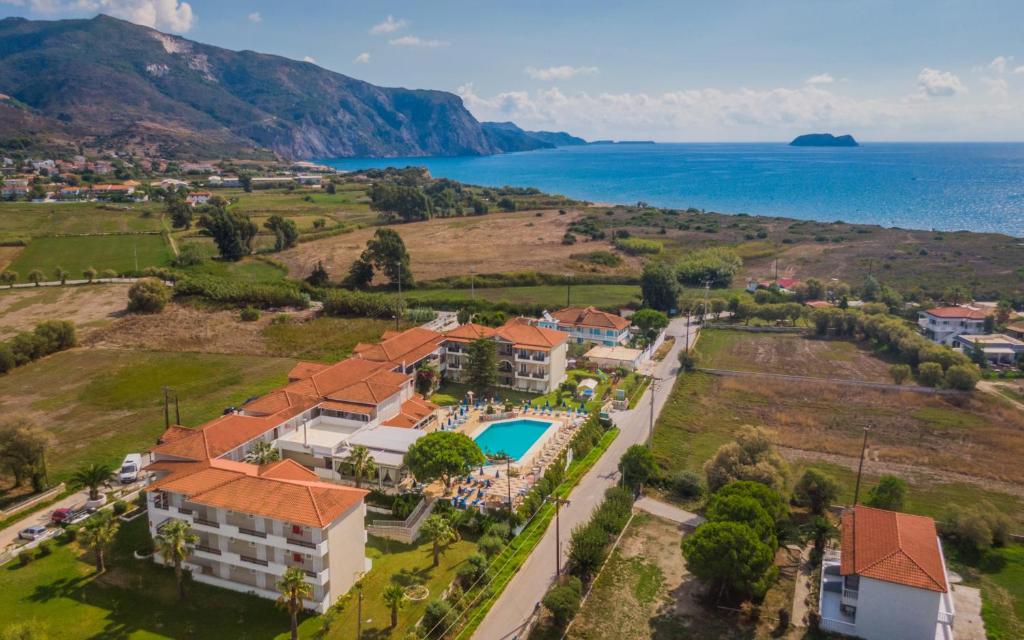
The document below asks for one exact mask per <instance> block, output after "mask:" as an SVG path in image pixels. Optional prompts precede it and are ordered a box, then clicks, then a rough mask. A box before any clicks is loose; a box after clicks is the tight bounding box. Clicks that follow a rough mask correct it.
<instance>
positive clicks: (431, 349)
mask: <svg viewBox="0 0 1024 640" xmlns="http://www.w3.org/2000/svg"><path fill="white" fill-rule="evenodd" d="M443 342H444V336H443V335H442V334H440V333H438V332H436V331H431V330H430V329H424V328H423V327H413V328H412V329H407V330H406V331H402V332H397V331H389V332H386V333H385V334H384V335H383V336H382V339H381V341H380V342H378V343H376V344H368V343H365V342H360V343H359V344H357V345H356V346H355V348H354V349H353V350H352V355H353V357H356V358H363V359H366V360H373V361H374V362H394V363H397V364H398V365H399V368H398V370H399V371H403V372H405V373H413V372H414V371H415V370H416V369H417V368H418V367H419V366H420V365H421V364H427V363H430V364H434V365H436V366H437V367H438V369H440V365H441V360H442V352H443V350H444V348H443V346H442V343H443Z"/></svg>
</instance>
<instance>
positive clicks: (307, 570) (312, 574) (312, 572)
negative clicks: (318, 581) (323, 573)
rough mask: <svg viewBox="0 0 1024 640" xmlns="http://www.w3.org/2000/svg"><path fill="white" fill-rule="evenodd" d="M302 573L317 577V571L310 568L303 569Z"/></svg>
mask: <svg viewBox="0 0 1024 640" xmlns="http://www.w3.org/2000/svg"><path fill="white" fill-rule="evenodd" d="M302 573H304V574H306V575H307V576H309V577H310V578H315V577H316V571H311V570H309V569H303V570H302Z"/></svg>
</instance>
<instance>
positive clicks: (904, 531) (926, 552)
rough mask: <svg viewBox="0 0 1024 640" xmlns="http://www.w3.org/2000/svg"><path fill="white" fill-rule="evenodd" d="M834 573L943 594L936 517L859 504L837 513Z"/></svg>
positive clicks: (947, 587)
mask: <svg viewBox="0 0 1024 640" xmlns="http://www.w3.org/2000/svg"><path fill="white" fill-rule="evenodd" d="M842 533H843V536H842V556H841V560H840V568H839V572H840V573H841V574H842V575H844V576H845V575H851V574H857V575H861V576H866V577H868V578H874V579H876V580H882V581H885V582H894V583H896V584H902V585H906V586H908V587H915V588H918V589H927V590H929V591H939V592H946V591H948V589H949V586H948V585H947V584H946V574H945V568H944V567H943V564H942V552H941V550H940V549H939V541H938V534H937V533H936V531H935V521H934V520H932V519H931V518H926V517H924V516H914V515H910V514H906V513H898V512H896V511H885V510H883V509H873V508H871V507H864V506H860V505H858V506H857V507H855V508H853V509H847V510H846V511H844V512H843V517H842Z"/></svg>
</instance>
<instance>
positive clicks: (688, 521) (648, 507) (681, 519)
mask: <svg viewBox="0 0 1024 640" xmlns="http://www.w3.org/2000/svg"><path fill="white" fill-rule="evenodd" d="M635 506H636V508H637V509H640V510H641V511H646V512H647V513H649V514H651V515H655V516H658V517H659V518H664V519H666V520H670V521H672V522H675V523H676V524H680V525H682V526H684V527H686V528H687V529H696V528H697V526H698V525H700V524H701V523H702V522H704V517H703V516H700V515H697V514H696V513H691V512H689V511H686V510H685V509H680V508H679V507H677V506H675V505H672V504H669V503H667V502H662V501H661V500H655V499H654V498H648V497H646V496H645V497H643V498H640V499H639V500H637V501H636V505H635Z"/></svg>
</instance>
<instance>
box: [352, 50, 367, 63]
mask: <svg viewBox="0 0 1024 640" xmlns="http://www.w3.org/2000/svg"><path fill="white" fill-rule="evenodd" d="M353 62H357V63H359V64H369V62H370V54H369V53H367V52H365V51H364V52H362V53H360V54H359V55H358V56H356V59H355V60H353Z"/></svg>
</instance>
